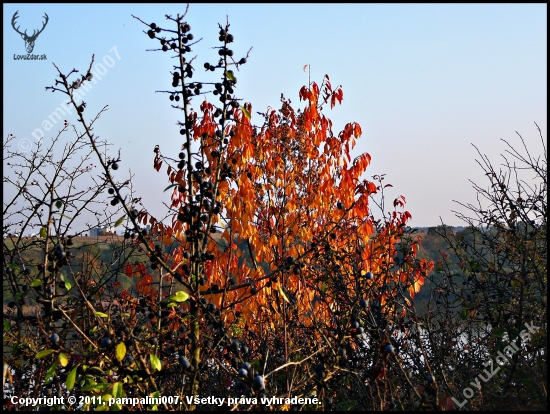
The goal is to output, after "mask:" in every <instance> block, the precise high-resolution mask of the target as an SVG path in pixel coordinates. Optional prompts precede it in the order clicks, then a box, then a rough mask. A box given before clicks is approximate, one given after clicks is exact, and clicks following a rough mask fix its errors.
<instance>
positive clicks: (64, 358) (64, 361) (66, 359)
mask: <svg viewBox="0 0 550 414" xmlns="http://www.w3.org/2000/svg"><path fill="white" fill-rule="evenodd" d="M59 363H60V364H61V366H62V367H66V366H67V364H68V363H69V357H68V356H67V355H66V354H64V353H63V352H61V353H60V354H59Z"/></svg>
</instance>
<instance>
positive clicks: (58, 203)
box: [55, 200, 63, 208]
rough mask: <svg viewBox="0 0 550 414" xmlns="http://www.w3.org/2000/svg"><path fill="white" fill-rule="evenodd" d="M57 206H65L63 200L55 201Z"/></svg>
mask: <svg viewBox="0 0 550 414" xmlns="http://www.w3.org/2000/svg"><path fill="white" fill-rule="evenodd" d="M55 206H56V207H57V208H61V207H62V206H63V201H61V200H57V201H56V202H55Z"/></svg>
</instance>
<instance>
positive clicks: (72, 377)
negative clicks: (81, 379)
mask: <svg viewBox="0 0 550 414" xmlns="http://www.w3.org/2000/svg"><path fill="white" fill-rule="evenodd" d="M77 370H78V365H77V366H76V367H74V368H73V369H72V370H71V372H69V375H67V381H65V385H66V386H67V389H68V390H69V391H71V390H72V389H73V387H74V383H75V381H76V371H77Z"/></svg>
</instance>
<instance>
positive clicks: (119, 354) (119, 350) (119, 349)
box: [115, 342, 126, 361]
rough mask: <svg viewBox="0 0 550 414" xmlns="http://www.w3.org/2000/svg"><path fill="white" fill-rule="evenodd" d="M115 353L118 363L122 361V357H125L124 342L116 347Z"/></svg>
mask: <svg viewBox="0 0 550 414" xmlns="http://www.w3.org/2000/svg"><path fill="white" fill-rule="evenodd" d="M115 353H116V359H118V360H119V361H122V360H123V359H124V357H125V356H126V345H124V342H120V343H119V344H118V345H117V346H116V348H115Z"/></svg>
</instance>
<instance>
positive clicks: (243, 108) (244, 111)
mask: <svg viewBox="0 0 550 414" xmlns="http://www.w3.org/2000/svg"><path fill="white" fill-rule="evenodd" d="M239 106H240V107H241V111H243V114H244V116H246V117H247V118H248V119H250V118H251V116H250V112H248V110H247V109H246V108H245V107H244V106H242V105H239Z"/></svg>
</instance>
